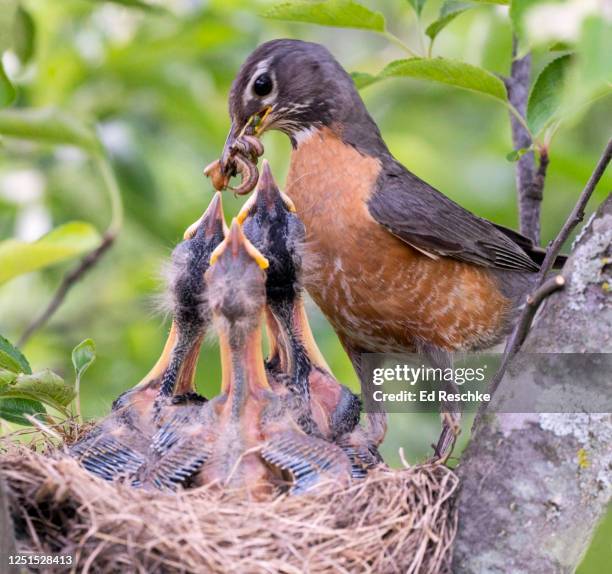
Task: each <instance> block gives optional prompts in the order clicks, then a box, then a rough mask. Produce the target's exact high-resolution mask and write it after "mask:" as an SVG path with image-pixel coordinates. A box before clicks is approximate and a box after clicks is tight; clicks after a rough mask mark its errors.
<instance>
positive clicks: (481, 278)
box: [285, 128, 509, 352]
mask: <svg viewBox="0 0 612 574" xmlns="http://www.w3.org/2000/svg"><path fill="white" fill-rule="evenodd" d="M380 169H381V165H380V162H379V161H378V160H376V159H375V158H372V157H368V156H363V155H361V154H360V153H359V152H358V151H356V150H355V149H354V148H352V147H351V146H347V145H345V144H343V143H342V141H341V140H340V139H339V138H338V137H337V136H336V135H335V134H334V133H333V132H332V131H331V130H330V129H328V128H324V129H322V130H320V131H318V132H315V133H314V134H313V135H312V136H311V137H310V138H309V139H307V140H305V141H303V142H302V143H301V145H300V146H299V147H298V149H297V150H294V152H293V154H292V158H291V166H290V169H289V174H288V177H287V186H286V190H285V191H286V193H287V194H288V195H289V196H290V197H291V199H292V200H293V201H294V203H295V205H296V208H297V211H298V214H299V215H300V217H301V218H302V220H303V222H304V225H305V226H306V231H307V244H306V249H305V256H304V264H305V283H306V287H307V289H308V291H309V293H310V294H311V295H312V297H313V299H314V300H315V302H316V303H317V305H319V307H320V308H321V310H322V311H323V313H324V314H325V315H326V316H327V317H328V318H329V320H330V322H331V323H332V325H333V326H334V328H335V329H336V331H337V332H338V334H339V335H340V337H341V338H342V339H343V340H344V341H345V342H346V343H349V344H351V345H353V346H356V347H360V348H362V349H364V350H368V351H371V352H398V351H407V350H413V349H414V346H415V342H416V341H418V340H420V341H424V342H430V343H433V344H435V345H437V346H440V347H442V348H446V349H450V350H453V349H469V348H474V347H479V346H487V345H490V344H492V343H493V342H494V340H495V339H496V338H497V337H498V336H499V333H500V331H501V329H502V328H503V325H504V319H505V317H506V314H507V312H508V309H509V301H508V300H507V299H506V298H505V297H503V295H502V294H501V293H500V292H499V289H498V287H497V284H496V282H495V279H494V278H493V277H492V275H491V274H490V272H489V271H488V270H487V269H485V268H482V267H478V266H475V265H470V264H468V263H462V262H459V261H455V260H452V259H449V258H441V259H438V260H433V259H431V258H430V257H427V256H426V255H424V254H422V253H420V252H418V251H416V250H414V249H412V248H411V247H410V246H408V245H407V244H405V243H404V242H402V241H401V240H399V239H397V238H396V237H394V236H393V235H391V234H390V233H389V232H388V231H386V230H385V229H384V228H383V227H382V226H380V225H379V224H378V223H377V222H376V221H375V220H374V219H373V218H372V217H371V215H370V214H369V212H368V208H367V205H366V202H367V200H368V198H369V197H370V194H371V193H372V192H373V190H374V187H375V182H376V179H377V177H378V174H379V172H380ZM406 217H410V214H409V213H407V214H406Z"/></svg>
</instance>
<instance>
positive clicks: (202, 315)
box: [168, 192, 226, 327]
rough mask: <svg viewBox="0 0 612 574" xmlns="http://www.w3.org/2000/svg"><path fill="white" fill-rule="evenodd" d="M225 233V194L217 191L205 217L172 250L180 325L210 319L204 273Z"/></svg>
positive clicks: (172, 285) (175, 312)
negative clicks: (222, 201)
mask: <svg viewBox="0 0 612 574" xmlns="http://www.w3.org/2000/svg"><path fill="white" fill-rule="evenodd" d="M225 233H226V225H225V219H224V217H223V206H222V203H221V193H219V192H217V193H216V194H215V196H214V197H213V199H212V201H211V202H210V204H209V206H208V208H207V209H206V211H205V212H204V214H203V215H202V217H201V218H200V219H199V220H198V221H196V222H195V223H194V224H193V225H191V226H190V227H189V228H188V229H187V231H186V232H185V235H184V237H185V239H184V241H182V242H181V243H179V244H178V245H177V246H176V248H175V249H174V251H173V252H172V265H171V269H170V271H169V274H168V275H169V281H168V283H169V284H168V290H169V293H170V296H171V302H172V303H171V306H172V313H173V315H174V320H175V321H176V322H177V323H178V325H179V326H183V327H185V326H186V325H188V324H196V323H198V322H207V321H209V320H210V311H209V306H208V302H207V297H206V285H205V282H204V273H205V272H206V270H207V269H208V267H209V265H210V256H211V255H212V253H213V251H214V250H215V249H216V248H217V247H218V246H219V245H220V244H221V242H222V241H223V239H224V237H225Z"/></svg>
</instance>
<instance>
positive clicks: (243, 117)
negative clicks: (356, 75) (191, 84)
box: [229, 40, 363, 139]
mask: <svg viewBox="0 0 612 574" xmlns="http://www.w3.org/2000/svg"><path fill="white" fill-rule="evenodd" d="M356 107H362V108H363V102H362V101H361V98H360V97H359V94H358V93H357V90H356V89H355V85H354V83H353V80H352V78H351V77H350V76H349V74H347V73H346V71H345V70H344V69H343V68H342V66H340V64H339V63H338V62H337V61H336V60H335V58H334V57H333V56H332V55H331V54H330V52H329V51H328V50H327V49H326V48H325V47H323V46H321V45H319V44H314V43H311V42H302V41H300V40H273V41H271V42H266V43H265V44H262V45H261V46H259V47H258V48H257V49H256V50H255V51H254V52H253V53H252V54H251V55H250V56H249V57H248V58H247V59H246V61H245V62H244V64H243V65H242V68H241V69H240V72H239V73H238V75H237V76H236V79H235V80H234V82H233V84H232V89H231V92H230V99H229V112H230V116H231V119H232V132H231V133H230V138H229V139H233V138H235V137H237V135H238V134H239V133H240V132H241V130H243V128H245V126H247V123H248V124H249V125H248V127H247V130H246V132H245V133H254V134H256V135H259V134H260V133H262V132H263V131H265V130H268V129H277V130H280V131H282V132H284V133H286V134H287V135H289V137H291V138H292V139H295V136H296V134H298V133H299V132H302V131H304V130H307V129H309V128H311V127H318V126H324V125H330V124H331V123H332V122H334V121H340V122H342V121H344V119H345V118H347V117H349V116H350V115H351V113H353V112H354V110H355V108H356Z"/></svg>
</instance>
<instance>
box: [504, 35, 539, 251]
mask: <svg viewBox="0 0 612 574" xmlns="http://www.w3.org/2000/svg"><path fill="white" fill-rule="evenodd" d="M516 43H517V40H516V38H514V40H513V47H512V56H513V60H512V68H511V70H510V77H508V78H505V84H506V89H507V91H508V100H509V101H510V103H511V104H512V105H513V106H514V107H515V109H516V110H517V111H518V112H519V114H521V116H523V118H524V117H525V115H526V111H527V99H528V97H529V85H530V75H531V54H527V55H525V56H523V57H522V58H516V57H515V56H516ZM510 126H511V128H512V143H513V144H514V149H515V150H520V149H525V148H528V147H529V146H531V143H532V142H531V136H530V135H529V132H528V131H527V130H526V129H525V128H524V127H523V125H522V124H521V123H520V122H519V121H518V120H517V119H516V117H514V115H513V114H510ZM536 179H537V177H536V165H535V154H534V152H533V151H529V152H527V153H526V154H524V155H523V156H522V157H521V158H520V159H519V160H518V162H517V165H516V189H517V191H518V207H519V221H520V231H521V233H522V234H523V235H525V236H527V237H529V238H530V239H531V240H533V242H534V243H535V244H536V245H538V244H539V243H540V205H541V202H542V190H543V187H544V181H543V180H542V182H541V184H542V185H541V186H538V185H534V184H535V182H536ZM538 183H540V182H538Z"/></svg>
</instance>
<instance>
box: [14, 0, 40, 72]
mask: <svg viewBox="0 0 612 574" xmlns="http://www.w3.org/2000/svg"><path fill="white" fill-rule="evenodd" d="M35 30H36V28H35V26H34V20H33V19H32V16H31V15H30V13H29V12H28V11H27V10H25V9H24V8H23V6H21V5H19V8H17V13H16V14H15V53H16V54H17V56H18V57H19V60H20V61H21V63H22V64H27V63H28V62H29V61H30V59H31V58H32V56H33V55H34V34H35Z"/></svg>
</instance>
